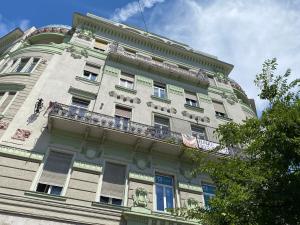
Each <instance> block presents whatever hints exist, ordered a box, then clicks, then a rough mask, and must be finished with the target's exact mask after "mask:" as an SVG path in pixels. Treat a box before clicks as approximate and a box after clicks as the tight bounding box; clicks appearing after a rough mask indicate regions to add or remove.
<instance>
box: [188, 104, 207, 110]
mask: <svg viewBox="0 0 300 225" xmlns="http://www.w3.org/2000/svg"><path fill="white" fill-rule="evenodd" d="M184 107H185V108H187V109H190V110H194V111H197V112H204V109H203V108H201V107H199V106H191V105H189V104H184Z"/></svg>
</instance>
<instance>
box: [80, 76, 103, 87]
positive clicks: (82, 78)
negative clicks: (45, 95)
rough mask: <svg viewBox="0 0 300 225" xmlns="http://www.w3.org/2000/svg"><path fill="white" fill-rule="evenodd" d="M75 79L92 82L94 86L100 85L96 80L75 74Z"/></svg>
mask: <svg viewBox="0 0 300 225" xmlns="http://www.w3.org/2000/svg"><path fill="white" fill-rule="evenodd" d="M75 79H76V80H78V81H82V82H85V83H89V84H93V85H96V86H99V85H100V83H99V82H97V81H92V80H88V79H86V78H84V77H80V76H76V77H75Z"/></svg>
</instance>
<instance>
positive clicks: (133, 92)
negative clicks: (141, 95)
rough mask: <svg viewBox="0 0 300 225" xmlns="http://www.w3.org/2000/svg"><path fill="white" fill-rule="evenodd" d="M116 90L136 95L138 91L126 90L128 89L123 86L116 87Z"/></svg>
mask: <svg viewBox="0 0 300 225" xmlns="http://www.w3.org/2000/svg"><path fill="white" fill-rule="evenodd" d="M115 88H116V89H118V90H121V91H126V92H129V93H131V94H136V90H134V89H130V88H126V87H123V86H121V85H118V84H117V85H115Z"/></svg>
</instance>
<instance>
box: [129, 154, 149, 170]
mask: <svg viewBox="0 0 300 225" xmlns="http://www.w3.org/2000/svg"><path fill="white" fill-rule="evenodd" d="M133 163H134V164H135V165H136V167H137V168H139V169H140V170H145V169H147V168H150V166H151V161H150V160H149V158H147V157H143V156H141V155H135V156H134V158H133Z"/></svg>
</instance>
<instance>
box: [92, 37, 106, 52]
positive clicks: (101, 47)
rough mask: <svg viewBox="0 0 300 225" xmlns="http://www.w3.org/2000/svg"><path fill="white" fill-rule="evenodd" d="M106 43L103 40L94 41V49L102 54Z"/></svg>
mask: <svg viewBox="0 0 300 225" xmlns="http://www.w3.org/2000/svg"><path fill="white" fill-rule="evenodd" d="M107 45H108V42H107V41H103V40H99V39H97V40H95V44H94V49H97V50H99V51H102V52H104V51H105V50H106V48H107Z"/></svg>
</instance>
